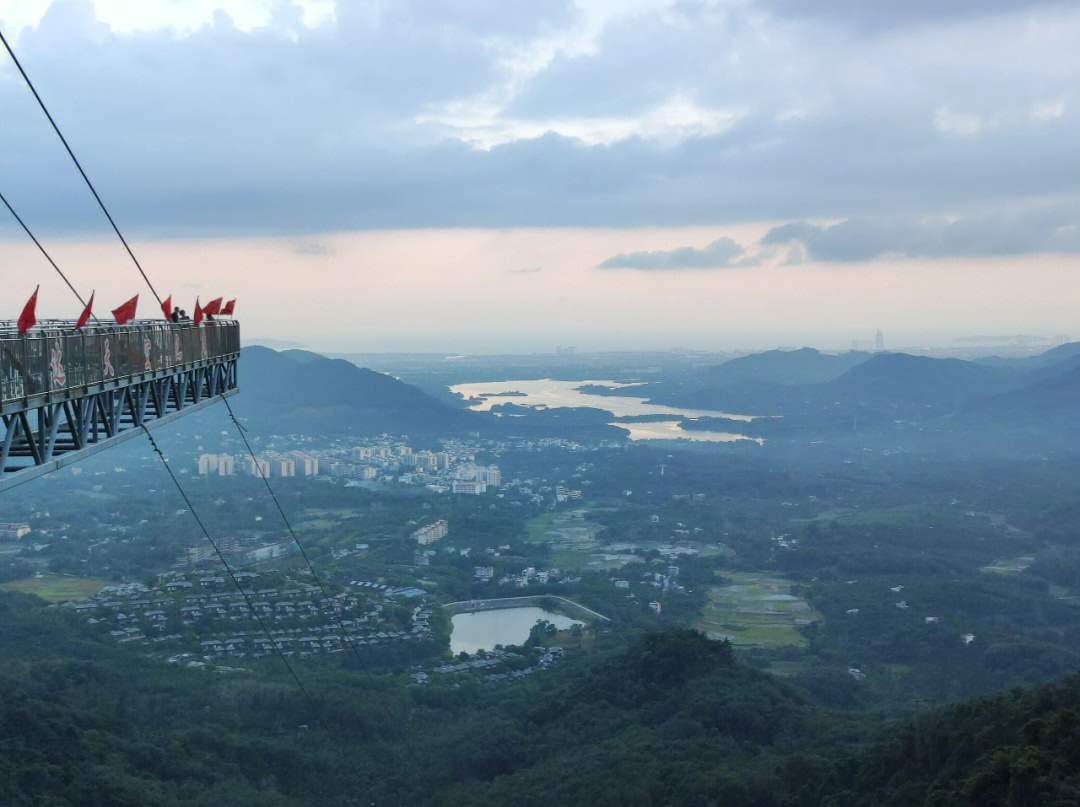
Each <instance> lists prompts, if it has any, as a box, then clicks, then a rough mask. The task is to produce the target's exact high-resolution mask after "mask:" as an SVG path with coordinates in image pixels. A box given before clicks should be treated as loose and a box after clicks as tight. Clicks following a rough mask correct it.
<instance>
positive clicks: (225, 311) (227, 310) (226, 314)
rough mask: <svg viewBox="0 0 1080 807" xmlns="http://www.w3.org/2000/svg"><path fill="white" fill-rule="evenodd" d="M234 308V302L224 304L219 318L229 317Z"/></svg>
mask: <svg viewBox="0 0 1080 807" xmlns="http://www.w3.org/2000/svg"><path fill="white" fill-rule="evenodd" d="M235 307H236V300H229V302H227V303H225V307H224V308H223V309H221V316H223V317H231V316H232V312H233V308H235Z"/></svg>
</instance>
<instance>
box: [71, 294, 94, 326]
mask: <svg viewBox="0 0 1080 807" xmlns="http://www.w3.org/2000/svg"><path fill="white" fill-rule="evenodd" d="M93 307H94V292H90V299H89V300H88V301H87V303H86V308H84V309H83V310H82V313H81V314H79V321H78V322H76V323H75V330H79V329H80V328H82V326H83V325H85V324H86V323H87V322H89V321H90V310H91V309H92V308H93Z"/></svg>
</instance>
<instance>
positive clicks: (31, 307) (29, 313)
mask: <svg viewBox="0 0 1080 807" xmlns="http://www.w3.org/2000/svg"><path fill="white" fill-rule="evenodd" d="M40 288H41V286H38V287H37V288H36V289H34V293H33V294H31V295H30V299H29V300H27V301H26V305H24V306H23V310H22V313H21V314H19V333H26V332H27V331H28V330H30V329H31V328H33V327H34V326H35V325H37V315H36V311H37V293H38V289H40Z"/></svg>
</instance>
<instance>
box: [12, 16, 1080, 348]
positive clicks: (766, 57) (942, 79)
mask: <svg viewBox="0 0 1080 807" xmlns="http://www.w3.org/2000/svg"><path fill="white" fill-rule="evenodd" d="M0 30H3V32H4V34H5V36H6V37H8V39H9V41H11V42H12V45H13V46H14V48H15V50H16V53H17V54H18V55H19V57H20V59H21V61H22V62H23V65H24V67H25V68H26V70H27V72H28V73H29V74H30V76H31V79H32V80H33V81H34V83H35V85H36V87H37V89H38V90H39V92H40V93H41V94H42V96H43V97H44V99H45V100H46V103H47V104H48V105H49V107H50V109H51V111H52V113H53V114H54V116H55V118H56V119H57V122H58V123H59V124H60V126H61V128H62V129H63V130H64V132H65V134H66V135H67V136H68V139H69V141H70V143H71V145H72V148H73V149H74V150H75V153H76V154H77V155H78V156H79V157H80V159H81V160H82V162H83V164H84V166H85V168H86V170H87V172H88V173H89V174H90V176H91V178H92V179H93V180H94V182H95V184H96V185H97V187H98V190H99V191H100V192H101V195H102V197H103V198H104V199H105V200H106V203H107V204H108V205H109V207H110V209H111V211H112V212H113V214H114V217H115V218H116V220H117V222H118V223H119V224H120V226H121V228H122V230H123V231H124V232H125V235H127V236H128V238H129V240H130V241H131V243H132V246H133V247H134V249H135V252H136V254H137V255H138V256H139V257H140V261H141V262H142V264H143V266H144V267H145V268H146V270H147V273H148V274H149V276H150V278H151V280H152V281H153V282H154V284H155V286H156V287H157V288H158V290H159V291H160V292H161V293H162V296H164V295H166V294H170V293H171V294H173V295H174V299H182V300H185V301H188V300H192V301H193V298H194V296H195V295H201V296H202V297H203V299H205V298H207V297H216V296H219V295H221V294H224V295H226V296H227V297H233V296H235V297H237V298H238V304H237V306H238V307H237V313H238V315H240V319H241V323H242V328H243V329H244V333H245V334H247V335H249V336H251V337H263V338H278V339H282V340H286V341H293V342H298V343H301V344H305V345H307V346H310V347H312V348H314V349H318V350H326V351H342V352H344V351H369V350H371V351H374V350H424V351H448V352H458V351H461V352H502V351H505V350H521V351H532V350H541V351H543V350H552V349H554V347H555V346H556V345H568V344H575V345H577V346H578V347H579V349H605V350H606V349H619V348H633V349H640V348H657V349H666V348H672V347H682V348H702V349H731V348H770V347H775V346H777V345H803V344H810V345H817V346H821V347H840V346H847V345H849V344H850V342H851V340H852V339H858V340H869V339H872V338H873V333H874V331H876V329H877V328H881V329H883V330H884V331H885V333H886V341H887V344H893V345H898V344H930V343H948V342H949V341H950V340H953V339H955V338H957V337H960V336H970V335H974V334H1032V335H1038V336H1046V337H1051V336H1054V335H1057V334H1070V333H1071V334H1074V335H1076V336H1080V322H1078V319H1080V282H1077V278H1076V272H1077V266H1078V260H1080V138H1078V137H1077V136H1076V132H1077V131H1078V130H1080V128H1078V125H1077V124H1078V123H1080V5H1077V4H1076V3H1072V2H1054V1H1053V0H1045V1H1044V2H1025V0H1013V1H1012V2H1006V1H1005V0H953V1H952V2H949V3H941V2H936V1H935V0H909V1H908V2H905V3H891V2H877V3H875V2H864V1H863V0H832V1H831V2H804V1H803V0H724V1H723V2H715V3H711V2H692V1H689V0H681V1H679V2H661V1H660V0H627V2H622V3H605V2H599V0H578V2H574V0H527V1H526V0H473V1H472V2H443V1H441V0H402V1H401V2H334V0H309V1H308V2H300V3H295V2H294V3H289V2H277V0H237V1H236V2H225V1H224V0H97V2H91V0H52V2H49V0H0ZM5 56H6V54H5ZM0 192H3V194H4V195H5V196H6V197H7V198H8V200H9V201H10V202H11V203H12V205H13V206H14V207H15V208H16V210H18V211H19V213H20V214H21V215H22V216H23V218H24V219H25V220H26V221H27V223H28V224H29V225H30V226H31V227H32V228H33V229H34V231H35V233H36V234H38V236H39V237H40V238H41V240H42V241H43V243H44V244H45V245H46V247H47V249H49V251H50V252H51V253H52V254H53V257H54V258H55V259H56V260H57V263H58V264H59V265H60V266H61V267H62V268H63V269H64V270H65V272H66V273H67V274H68V276H69V277H70V278H71V279H72V281H73V282H74V283H75V285H76V286H77V287H78V288H79V289H80V290H83V291H88V290H89V289H95V290H96V291H97V295H98V296H97V298H96V299H97V300H98V301H100V302H99V307H100V308H101V309H102V310H104V309H106V308H109V307H113V306H115V305H117V304H119V303H120V302H122V301H123V300H125V299H127V297H130V296H131V295H132V294H134V293H136V292H141V293H142V294H143V297H141V298H140V300H141V301H142V302H141V308H140V311H141V313H144V314H148V313H151V312H152V309H150V307H149V305H148V304H149V302H150V298H149V296H148V291H147V290H146V289H145V287H144V286H142V285H141V282H142V281H141V279H140V278H139V277H138V275H137V274H136V272H135V270H134V267H133V266H132V265H131V264H130V263H126V262H125V261H126V256H125V254H124V253H123V251H122V247H121V246H120V245H119V243H118V242H117V241H116V240H115V237H110V235H111V233H110V231H109V230H108V227H107V224H106V223H105V221H104V219H103V217H102V216H101V213H100V211H98V210H97V209H96V207H95V205H94V203H93V200H92V198H91V197H90V196H89V194H88V193H87V191H86V190H85V188H84V187H81V186H80V180H79V178H78V176H77V174H75V172H74V170H73V169H72V166H71V165H70V163H69V162H68V160H67V157H66V154H65V153H64V152H63V150H62V147H61V146H60V144H59V142H58V141H57V140H56V139H55V137H53V136H52V135H51V134H50V131H49V129H48V124H47V122H46V121H45V119H44V117H43V115H42V114H41V112H40V110H39V109H38V108H37V107H36V105H35V104H34V102H33V98H32V96H31V95H30V94H29V91H28V90H27V88H26V86H25V84H24V83H22V80H21V78H20V77H19V76H18V74H17V72H16V71H15V70H14V68H13V66H12V65H11V64H10V61H9V60H6V59H0ZM0 267H2V268H3V274H4V277H5V279H6V280H7V281H8V283H7V288H8V290H9V291H8V293H7V294H6V295H5V302H4V304H3V309H4V310H0V317H12V318H13V317H14V316H16V315H17V313H18V309H19V307H20V306H21V304H22V301H23V299H25V297H26V296H29V293H30V292H31V291H32V290H33V287H34V286H35V285H36V284H37V283H41V284H42V291H41V296H40V303H39V315H44V316H74V315H75V314H76V313H77V309H78V304H77V302H75V301H74V298H73V297H72V295H71V294H70V292H69V291H68V290H67V289H66V288H65V287H64V286H63V285H62V282H61V281H60V280H59V279H58V278H56V276H55V275H53V274H52V272H51V269H49V267H48V266H47V265H46V264H45V263H44V262H43V259H42V258H41V257H40V256H39V255H37V254H36V253H35V251H34V247H33V245H32V244H30V243H29V241H28V239H26V238H25V236H23V235H22V234H21V233H20V232H19V231H18V230H17V229H16V228H15V227H14V226H13V224H12V223H11V222H10V221H7V220H3V221H0ZM187 306H188V308H189V309H190V308H191V307H192V303H191V302H188V303H187Z"/></svg>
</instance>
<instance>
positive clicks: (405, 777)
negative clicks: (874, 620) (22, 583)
mask: <svg viewBox="0 0 1080 807" xmlns="http://www.w3.org/2000/svg"><path fill="white" fill-rule="evenodd" d="M0 615H2V616H3V617H4V619H3V620H2V621H0V638H2V639H3V640H4V644H3V646H4V647H5V654H4V657H3V658H2V659H0V803H3V804H5V805H8V804H10V805H24V804H25V805H38V804H49V805H56V807H75V805H84V804H109V805H136V804H161V805H170V807H204V806H205V807H209V805H214V807H241V805H265V806H266V807H307V806H308V805H316V804H317V805H320V806H321V807H347V805H353V804H357V803H360V802H361V801H362V802H363V803H365V804H367V803H374V804H417V805H422V806H423V807H443V806H444V805H455V807H481V805H483V807H499V806H500V805H515V807H542V806H543V805H551V804H557V805H565V806H566V807H576V806H577V805H582V807H584V806H585V805H589V807H593V806H594V805H599V806H600V807H616V805H626V804H634V805H641V806H642V807H659V806H660V805H664V806H665V807H667V805H675V806H678V807H691V806H692V805H713V804H717V805H718V804H724V805H732V807H821V806H822V805H840V804H859V805H862V804H866V805H870V804H873V805H896V806H897V807H899V806H900V805H915V804H920V805H922V804H934V805H961V804H964V805H968V804H978V805H985V807H997V805H1001V807H1006V805H1066V804H1076V803H1077V800H1078V799H1080V752H1078V750H1077V749H1080V719H1078V717H1077V715H1078V713H1080V678H1077V677H1074V678H1071V679H1068V680H1066V681H1064V682H1062V683H1060V684H1057V685H1054V686H1047V687H1040V688H1036V689H1032V690H1028V691H1022V690H1019V689H1017V690H1013V691H1012V692H1011V693H1008V694H1003V695H998V696H995V697H989V698H982V699H978V700H970V701H963V702H960V703H956V704H952V705H949V706H947V707H945V708H938V709H929V710H924V711H923V712H922V713H921V714H918V715H916V716H914V717H909V718H899V719H897V718H889V717H883V716H882V715H881V714H880V713H877V712H873V713H864V712H859V711H849V712H843V711H840V710H836V709H827V708H824V707H822V706H820V705H817V704H814V703H813V702H811V701H810V700H809V699H808V698H807V696H806V694H805V693H802V692H800V691H799V690H797V689H796V688H795V687H794V686H793V685H792V684H791V683H789V682H786V681H784V680H783V679H780V678H777V677H775V676H772V675H770V674H768V673H765V672H762V671H759V670H756V669H754V668H752V667H750V666H749V665H747V664H745V663H743V662H741V661H740V660H739V659H737V658H736V657H735V654H734V652H733V651H732V649H731V647H730V646H729V645H728V644H727V643H721V642H714V641H711V640H708V639H705V638H704V637H703V636H701V635H700V634H698V633H696V632H694V631H689V630H669V631H665V632H661V633H656V634H652V635H649V636H645V637H642V638H641V639H639V640H637V641H635V642H633V643H632V644H630V645H629V646H627V647H626V649H625V650H624V651H622V652H617V653H607V654H606V655H603V656H601V657H600V658H596V657H595V656H592V655H590V656H583V657H581V663H576V662H572V661H569V660H568V661H567V662H565V663H564V664H560V665H559V666H558V667H557V668H556V669H554V670H551V671H548V672H546V673H545V674H544V675H542V676H531V679H533V680H523V681H518V682H514V683H512V684H508V685H507V686H505V687H500V688H496V689H492V688H490V687H483V688H474V689H468V690H462V691H458V690H456V688H454V687H449V686H445V685H442V684H439V683H433V684H431V685H430V686H429V687H428V688H426V689H425V690H423V691H419V690H414V691H412V692H410V693H409V694H408V695H407V696H406V695H405V691H404V690H403V689H400V688H398V687H397V685H395V684H393V683H392V682H390V681H389V680H383V679H382V678H381V677H380V678H379V679H376V680H375V681H374V682H372V684H371V686H370V687H369V686H368V685H366V684H365V685H363V686H358V685H357V683H356V681H357V678H356V677H355V676H356V674H355V673H349V672H346V671H343V670H340V669H337V668H336V667H335V666H330V665H324V666H321V667H319V668H318V669H319V673H318V675H316V674H315V671H314V669H312V668H310V667H307V666H304V665H303V664H302V663H301V664H300V667H299V669H300V674H301V675H302V676H304V677H305V680H307V681H308V682H309V687H310V688H309V690H308V693H309V694H310V695H311V697H312V701H311V702H310V703H309V702H308V701H306V699H305V698H304V697H303V696H302V695H301V694H300V693H299V692H298V691H297V690H296V688H295V687H294V686H292V682H291V681H290V680H289V679H288V677H287V676H285V675H284V674H283V673H282V672H281V671H280V670H278V667H277V665H268V666H266V667H265V668H259V669H258V670H257V671H256V672H255V673H254V674H252V673H244V674H240V673H234V674H233V675H231V676H223V675H209V674H207V673H206V672H204V671H201V670H194V669H189V668H186V667H181V666H179V665H168V664H165V663H163V662H161V661H155V660H153V659H150V658H147V657H146V656H145V655H144V654H143V653H134V652H131V651H126V650H125V649H124V648H118V647H116V646H115V645H112V644H110V643H107V642H105V641H103V640H100V639H88V638H79V634H80V633H82V631H81V630H80V629H78V628H77V627H76V624H75V623H76V619H75V617H74V615H73V614H71V613H65V612H62V611H58V610H57V609H48V608H46V607H45V604H44V603H42V602H41V601H35V600H33V599H32V598H30V597H27V596H23V595H19V596H12V595H8V594H6V593H3V592H0ZM57 633H59V634H61V636H60V637H56V638H53V639H50V637H55V636H56V634H57ZM18 636H33V637H37V638H36V641H37V642H39V643H46V642H50V641H51V642H52V646H51V647H50V648H45V647H41V648H40V649H39V650H38V651H35V650H28V649H26V648H24V646H23V645H22V643H21V642H19V641H17V640H16V639H17V637H18ZM294 663H296V662H294ZM310 682H314V683H310ZM847 684H848V686H854V684H852V683H851V682H850V681H848V682H847ZM312 707H314V708H315V709H317V710H319V712H320V713H321V714H323V715H324V716H325V719H326V721H327V722H326V723H322V722H320V721H319V720H316V719H314V718H313V712H312ZM388 718H390V719H392V720H396V721H398V722H397V723H388V720H387V719H388ZM411 725H415V726H417V727H418V729H419V730H417V731H415V732H411V733H409V734H408V737H409V742H410V744H411V748H408V747H406V745H405V742H404V737H405V736H406V729H405V728H404V727H408V726H411ZM335 738H336V739H335ZM357 793H362V794H363V798H362V799H361V798H358V797H357Z"/></svg>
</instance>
